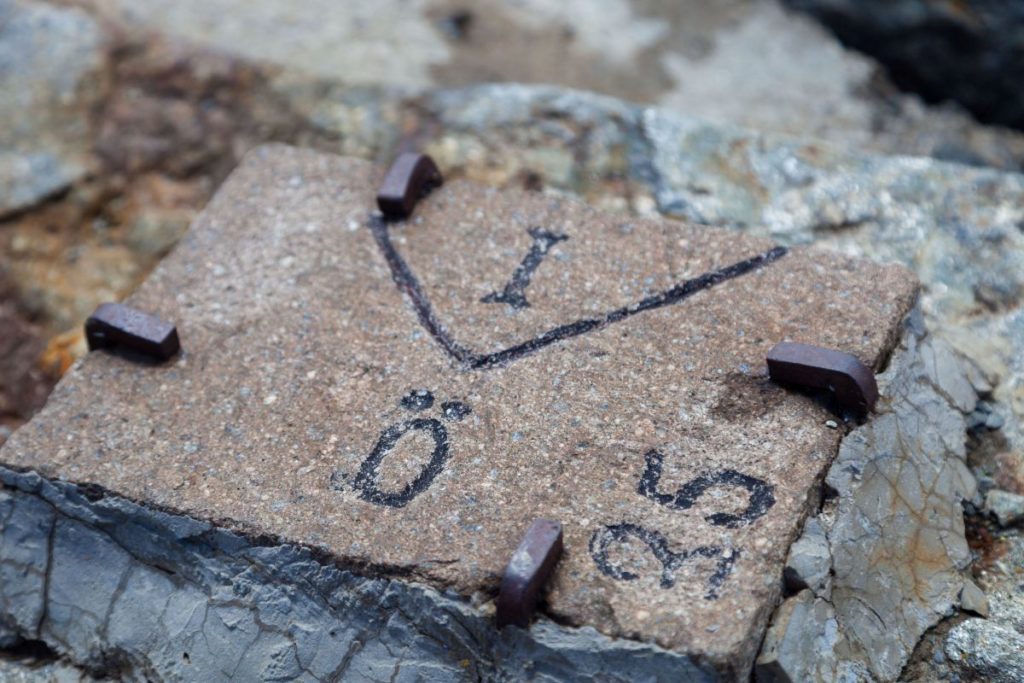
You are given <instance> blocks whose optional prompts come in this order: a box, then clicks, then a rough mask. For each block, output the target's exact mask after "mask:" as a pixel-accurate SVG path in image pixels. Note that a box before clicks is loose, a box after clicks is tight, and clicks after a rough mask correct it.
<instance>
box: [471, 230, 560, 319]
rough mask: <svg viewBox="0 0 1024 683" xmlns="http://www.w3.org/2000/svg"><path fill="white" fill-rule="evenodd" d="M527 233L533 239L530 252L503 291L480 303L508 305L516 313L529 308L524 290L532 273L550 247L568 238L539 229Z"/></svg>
mask: <svg viewBox="0 0 1024 683" xmlns="http://www.w3.org/2000/svg"><path fill="white" fill-rule="evenodd" d="M527 232H529V233H530V237H532V238H533V244H531V245H530V250H529V251H528V252H526V256H524V257H523V261H522V263H520V264H519V265H518V266H516V269H515V270H514V271H512V278H511V279H510V280H509V281H508V282H507V283H506V284H505V288H504V289H503V290H501V291H500V292H491V293H490V294H488V295H487V296H485V297H484V298H482V299H480V303H484V304H508V305H509V306H511V307H512V308H514V309H516V310H517V311H518V310H522V309H524V308H529V307H530V302H529V301H527V300H526V288H527V287H529V286H530V279H531V278H532V277H533V271H535V270H537V267H538V266H539V265H540V262H541V261H543V260H544V257H545V256H547V255H548V252H549V251H550V250H551V247H553V246H555V245H556V244H558V243H559V242H564V241H565V240H567V239H569V237H568V235H558V234H555V233H553V232H550V231H548V230H542V229H541V228H530V229H529V230H528V231H527Z"/></svg>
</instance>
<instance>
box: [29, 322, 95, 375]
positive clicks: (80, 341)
mask: <svg viewBox="0 0 1024 683" xmlns="http://www.w3.org/2000/svg"><path fill="white" fill-rule="evenodd" d="M88 351H89V349H88V346H87V345H86V343H85V333H84V332H83V329H82V328H81V327H76V328H74V329H71V330H68V331H67V332H63V333H61V334H58V335H57V336H55V337H52V338H51V339H50V341H49V342H47V344H46V348H45V349H43V352H42V353H41V354H40V355H39V362H38V366H39V369H40V370H42V371H43V372H45V373H46V374H48V375H49V376H51V377H53V378H54V379H60V378H61V377H63V376H64V373H65V372H67V371H68V369H69V368H70V367H71V366H72V364H74V362H75V361H76V360H78V359H79V358H81V357H82V356H84V355H85V354H86V353H88Z"/></svg>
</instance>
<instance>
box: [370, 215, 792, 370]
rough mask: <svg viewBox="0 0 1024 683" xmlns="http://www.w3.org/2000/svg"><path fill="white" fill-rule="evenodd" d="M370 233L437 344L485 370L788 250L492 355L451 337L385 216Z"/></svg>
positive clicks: (685, 283) (736, 265) (771, 260)
mask: <svg viewBox="0 0 1024 683" xmlns="http://www.w3.org/2000/svg"><path fill="white" fill-rule="evenodd" d="M370 231H371V232H372V233H373V237H374V239H375V240H376V241H377V246H378V247H379V248H380V250H381V252H382V253H383V254H384V259H385V261H387V264H388V267H389V268H390V269H391V277H392V278H393V279H394V281H395V284H396V285H398V288H399V290H401V291H402V292H405V294H406V295H407V296H408V297H409V299H410V301H412V304H413V308H415V310H416V316H417V317H418V318H419V321H420V324H421V325H423V327H424V328H425V329H426V330H427V332H429V333H430V336H432V337H433V338H434V339H435V340H436V341H437V343H438V344H440V345H441V348H443V349H444V350H445V352H446V353H447V354H448V355H449V356H451V357H452V358H454V359H455V360H456V361H458V362H460V363H463V364H464V365H465V366H466V367H467V368H469V369H471V370H486V369H489V368H493V367H495V366H499V365H504V364H506V363H510V362H512V361H514V360H517V359H519V358H522V357H523V356H526V355H528V354H531V353H534V352H535V351H539V350H541V349H543V348H545V347H547V346H550V345H551V344H554V343H556V342H559V341H562V340H564V339H570V338H572V337H577V336H579V335H581V334H586V333H588V332H593V331H594V330H599V329H601V328H604V327H607V326H608V325H611V324H614V323H617V322H621V321H623V320H625V319H626V318H629V317H632V316H634V315H636V314H637V313H643V312H644V311H650V310H653V309H655V308H661V307H662V306H670V305H672V304H677V303H679V302H680V301H683V300H684V299H687V298H689V297H690V296H692V295H694V294H696V293H697V292H702V291H704V290H705V289H710V288H712V287H715V286H716V285H720V284H722V283H723V282H726V281H727V280H732V279H734V278H737V277H740V276H742V275H746V274H747V273H751V272H753V271H755V270H759V269H760V268H763V267H764V266H766V265H768V264H771V263H774V262H775V261H778V260H779V259H780V258H782V257H783V256H785V255H786V254H787V253H788V250H787V249H786V248H785V247H774V248H773V249H769V250H768V251H766V252H765V253H763V254H759V255H757V256H752V257H751V258H748V259H744V260H742V261H738V262H736V263H733V264H732V265H729V266H725V267H723V268H719V269H718V270H713V271H711V272H708V273H704V274H703V275H699V276H697V277H695V278H692V279H690V280H684V281H683V282H680V283H679V284H677V285H675V286H674V287H671V288H670V289H666V290H665V291H663V292H660V293H658V294H654V295H652V296H649V297H647V298H646V299H643V300H642V301H640V302H638V303H635V304H632V305H629V306H623V307H622V308H618V309H615V310H614V311H611V312H609V313H606V314H604V315H603V316H601V317H598V318H583V319H581V320H577V321H575V322H572V323H569V324H567V325H560V326H558V327H555V328H553V329H550V330H548V331H547V332H545V333H543V334H541V335H540V336H538V337H535V338H533V339H530V340H528V341H525V342H522V343H521V344H516V345H515V346H510V347H509V348H507V349H502V350H500V351H495V352H492V353H483V354H478V353H474V352H473V351H471V350H470V349H468V348H466V347H465V346H462V345H461V344H459V343H457V342H456V341H455V340H454V339H453V338H452V337H451V335H450V334H448V331H447V330H446V329H445V328H444V325H442V324H441V323H440V322H439V321H438V320H437V317H436V316H435V315H434V311H433V308H432V307H431V305H430V300H429V299H428V298H427V296H426V294H424V293H423V289H422V287H421V286H420V283H419V280H417V279H416V276H415V275H414V274H413V273H412V270H411V269H410V268H409V264H408V263H406V261H405V259H404V258H402V255H401V254H399V253H398V250H397V249H396V248H395V245H394V244H393V243H392V242H391V237H390V235H389V234H388V223H386V222H385V221H384V220H383V219H382V218H381V217H380V216H371V217H370Z"/></svg>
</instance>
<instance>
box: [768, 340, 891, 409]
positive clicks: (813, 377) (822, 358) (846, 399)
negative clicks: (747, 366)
mask: <svg viewBox="0 0 1024 683" xmlns="http://www.w3.org/2000/svg"><path fill="white" fill-rule="evenodd" d="M767 360H768V374H769V376H770V377H771V379H772V381H774V382H782V383H785V384H795V385H799V386H804V387H810V388H812V389H829V390H831V391H834V392H835V395H836V399H837V400H838V401H839V403H840V404H841V405H842V406H843V407H844V408H846V409H848V410H852V411H855V412H858V413H861V414H864V413H868V412H870V411H871V410H873V409H874V407H875V403H876V402H877V401H878V384H877V383H876V382H875V375H874V373H872V372H871V370H870V368H868V367H867V366H866V365H864V364H863V363H861V362H860V360H858V359H857V357H856V356H853V355H851V354H849V353H843V352H842V351H834V350H832V349H825V348H822V347H820V346H811V345H810V344H797V343H794V342H780V343H778V344H776V345H775V346H774V347H772V350H771V351H769V352H768V359H767Z"/></svg>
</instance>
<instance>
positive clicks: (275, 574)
mask: <svg viewBox="0 0 1024 683" xmlns="http://www.w3.org/2000/svg"><path fill="white" fill-rule="evenodd" d="M0 481H2V482H3V484H4V488H2V489H0V516H2V518H3V519H4V520H5V523H4V526H3V527H2V528H0V572H3V574H2V579H3V580H2V581H0V591H2V592H0V613H3V614H6V615H10V618H9V619H7V620H5V621H4V622H3V623H0V637H2V636H4V635H6V636H7V638H8V642H10V643H13V642H16V640H17V639H18V638H24V639H38V638H42V639H44V640H46V641H48V642H53V643H55V644H59V645H60V648H61V650H62V651H64V652H65V653H66V655H67V656H68V657H70V658H71V659H73V660H74V661H75V663H76V664H77V665H79V666H81V667H82V668H83V669H84V670H85V671H86V673H89V674H92V675H95V676H97V677H102V676H110V677H114V678H116V679H119V680H123V681H144V680H149V678H150V676H151V672H153V671H159V672H161V675H162V676H164V679H165V680H183V681H188V680H199V679H200V678H201V680H204V681H227V680H243V681H257V680H289V681H291V680H295V681H328V680H329V681H338V680H367V681H378V680H381V681H382V680H402V681H404V680H409V681H413V680H416V681H439V682H440V681H463V680H466V681H468V680H486V681H512V680H521V676H522V675H523V673H524V672H525V675H527V676H529V677H530V680H535V681H541V682H550V683H554V682H555V681H563V680H569V679H572V680H577V679H578V680H591V679H593V678H594V677H601V680H606V681H613V682H614V681H623V682H625V681H651V682H654V681H666V682H667V681H694V682H697V681H709V680H712V679H713V675H712V673H711V672H710V670H709V669H707V668H705V665H703V664H701V663H699V662H694V661H692V660H690V659H688V658H686V657H684V656H681V655H679V654H677V653H673V652H669V651H667V650H663V649H661V648H658V647H656V646H653V645H648V644H644V643H639V642H636V641H630V640H624V639H618V640H613V639H610V638H607V637H605V636H603V635H600V634H599V633H597V631H595V630H594V629H593V628H589V627H587V628H571V627H567V626H561V625H558V624H555V623H553V622H550V621H548V620H546V619H541V620H540V621H538V622H537V623H535V624H534V625H533V626H532V628H531V630H530V631H529V632H526V631H522V630H520V629H506V630H504V631H502V632H500V633H499V632H498V631H497V630H496V629H495V628H494V626H493V612H492V611H489V610H488V609H487V608H486V607H485V606H481V605H478V604H477V605H475V604H473V603H472V601H469V600H466V599H463V598H460V597H458V596H457V595H455V594H453V593H443V592H439V591H437V590H435V589H432V588H429V587H427V586H424V585H421V584H417V583H415V582H412V581H409V582H407V581H400V580H393V579H387V578H373V577H372V576H366V575H360V574H357V573H354V572H352V571H349V570H346V569H340V568H337V567H335V566H334V565H332V564H323V563H321V562H320V561H319V560H318V559H317V556H316V554H315V553H313V552H311V551H310V550H308V549H305V548H302V547H299V546H295V545H287V544H274V543H268V544H257V543H254V542H252V541H250V540H248V539H246V538H244V537H243V536H240V535H238V534H235V533H232V532H227V531H223V530H218V529H216V528H213V527H212V526H211V525H209V524H207V523H203V522H199V521H197V520H194V519H190V518H186V517H182V516H174V515H170V514H167V513H164V512H159V511H156V510H153V509H151V508H147V507H143V506H140V505H137V504H134V503H131V502H129V501H126V500H124V499H120V498H116V497H113V496H106V497H103V496H102V495H101V496H99V497H98V496H97V495H94V492H90V496H89V497H87V496H86V495H84V494H83V492H82V491H80V490H79V489H77V488H76V487H75V486H73V485H70V484H67V483H64V482H51V481H48V480H46V479H43V478H41V477H39V476H38V475H36V474H32V473H27V474H21V473H15V472H12V471H10V470H7V469H0ZM83 567H88V571H83ZM154 605H159V606H161V607H160V608H159V609H154ZM0 671H2V669H0Z"/></svg>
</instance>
